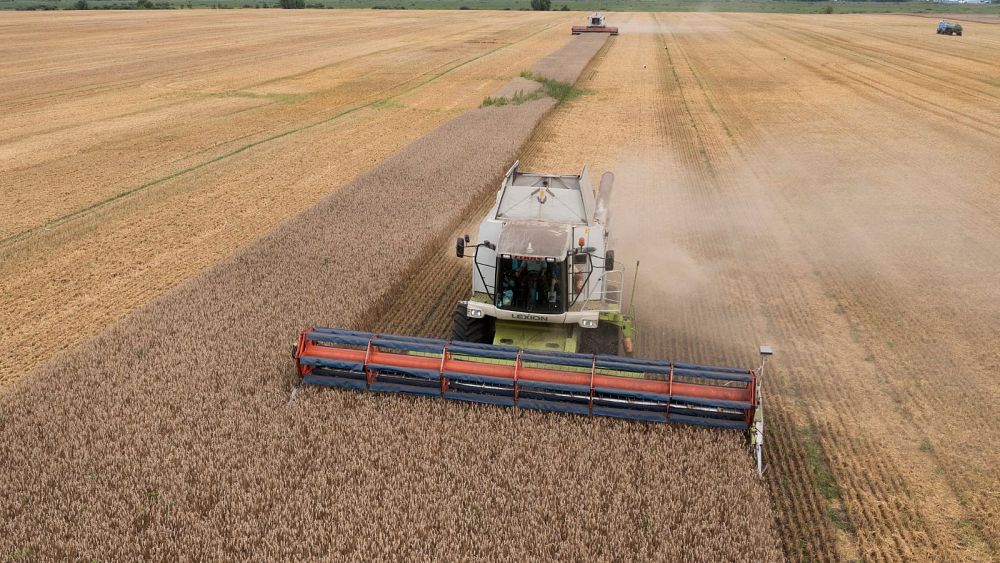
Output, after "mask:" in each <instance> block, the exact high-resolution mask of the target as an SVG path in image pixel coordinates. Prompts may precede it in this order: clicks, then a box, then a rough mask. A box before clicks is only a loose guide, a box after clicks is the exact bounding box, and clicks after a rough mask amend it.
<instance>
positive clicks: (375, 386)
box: [293, 163, 771, 473]
mask: <svg viewBox="0 0 1000 563" xmlns="http://www.w3.org/2000/svg"><path fill="white" fill-rule="evenodd" d="M613 183H614V176H613V175H612V174H611V173H610V172H606V173H605V174H604V176H603V177H602V178H601V184H600V189H599V190H598V191H597V193H596V194H595V191H594V190H593V188H592V186H591V183H590V176H589V174H588V170H587V168H584V169H583V172H582V173H581V174H580V175H567V176H560V175H546V174H533V173H527V172H521V171H519V170H518V163H514V166H512V167H511V168H510V170H509V171H508V172H507V174H506V176H505V177H504V180H503V184H502V186H501V188H500V191H499V192H498V193H497V198H496V203H495V204H494V206H493V207H492V209H490V212H489V214H488V215H487V216H486V218H485V219H484V220H483V222H482V224H481V225H480V228H479V241H480V242H478V243H476V244H472V243H471V242H470V239H469V236H468V235H466V236H465V237H462V238H459V239H458V241H457V242H456V249H455V250H456V254H457V255H458V256H459V257H471V258H472V262H473V274H472V278H473V279H472V295H471V297H470V299H469V300H467V301H462V302H460V303H458V306H457V307H456V310H455V316H454V321H453V325H452V338H451V340H436V339H430V338H416V337H409V336H392V335H383V334H371V333H367V332H355V331H350V330H341V329H330V328H320V327H314V328H309V329H306V330H304V331H302V333H301V334H300V335H299V339H298V342H297V344H296V345H295V347H294V349H293V354H294V357H295V360H296V363H297V365H298V372H299V375H300V377H301V378H302V382H303V383H306V384H315V385H328V386H333V387H343V388H348V389H365V390H370V391H381V392H391V393H408V394H413V395H425V396H432V397H443V398H446V399H457V400H462V401H471V402H477V403H488V404H494V405H503V406H514V407H521V408H528V409H541V410H551V411H560V412H567V413H576V414H585V415H600V416H612V417H619V418H628V419H635V420H642V421H649V422H680V423H688V424H698V425H703V426H714V427H719V428H727V429H734V430H740V431H744V432H747V433H749V435H750V443H751V445H752V446H753V448H754V451H755V455H756V458H757V469H758V471H759V472H761V473H763V464H762V459H761V448H762V446H763V438H764V421H763V411H762V410H761V376H762V375H763V372H764V366H765V363H766V361H767V358H768V356H770V354H771V350H770V348H768V347H766V346H761V347H760V354H761V363H760V365H759V367H758V368H757V369H739V368H727V367H711V366H701V365H694V364H681V363H673V362H667V361H660V360H647V359H636V358H632V357H630V355H631V352H632V338H633V335H634V333H635V329H634V327H633V317H632V315H631V314H628V313H625V312H624V311H623V309H622V289H623V282H624V273H623V271H622V270H615V269H614V266H615V256H614V251H613V250H611V249H609V248H607V246H608V226H609V224H610V213H609V203H610V197H611V189H612V185H613ZM470 253H471V254H470ZM636 267H638V264H637V265H636ZM634 292H635V284H634V283H633V286H632V293H633V296H634ZM630 302H631V301H630ZM620 350H623V351H624V352H625V354H626V355H619V351H620Z"/></svg>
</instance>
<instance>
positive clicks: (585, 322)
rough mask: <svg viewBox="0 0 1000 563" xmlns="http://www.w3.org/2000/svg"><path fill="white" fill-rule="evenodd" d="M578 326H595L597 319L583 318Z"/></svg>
mask: <svg viewBox="0 0 1000 563" xmlns="http://www.w3.org/2000/svg"><path fill="white" fill-rule="evenodd" d="M580 326H582V327H583V328H597V321H596V320H594V319H583V320H582V321H580Z"/></svg>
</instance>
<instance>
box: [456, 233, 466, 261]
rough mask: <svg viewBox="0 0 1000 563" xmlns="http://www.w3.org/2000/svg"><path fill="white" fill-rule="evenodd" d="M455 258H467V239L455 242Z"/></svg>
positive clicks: (459, 239)
mask: <svg viewBox="0 0 1000 563" xmlns="http://www.w3.org/2000/svg"><path fill="white" fill-rule="evenodd" d="M455 256H458V257H459V258H465V239H464V238H462V237H458V239H457V240H456V241H455Z"/></svg>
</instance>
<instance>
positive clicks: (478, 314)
mask: <svg viewBox="0 0 1000 563" xmlns="http://www.w3.org/2000/svg"><path fill="white" fill-rule="evenodd" d="M469 318H472V319H481V318H483V312H482V311H481V310H480V309H469Z"/></svg>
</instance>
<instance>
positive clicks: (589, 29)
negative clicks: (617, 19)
mask: <svg viewBox="0 0 1000 563" xmlns="http://www.w3.org/2000/svg"><path fill="white" fill-rule="evenodd" d="M572 33H573V35H580V34H581V33H610V34H611V35H618V28H617V27H611V26H609V25H607V24H605V22H604V14H602V13H600V12H594V13H593V14H590V18H589V19H588V20H587V25H574V26H573V28H572Z"/></svg>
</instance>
